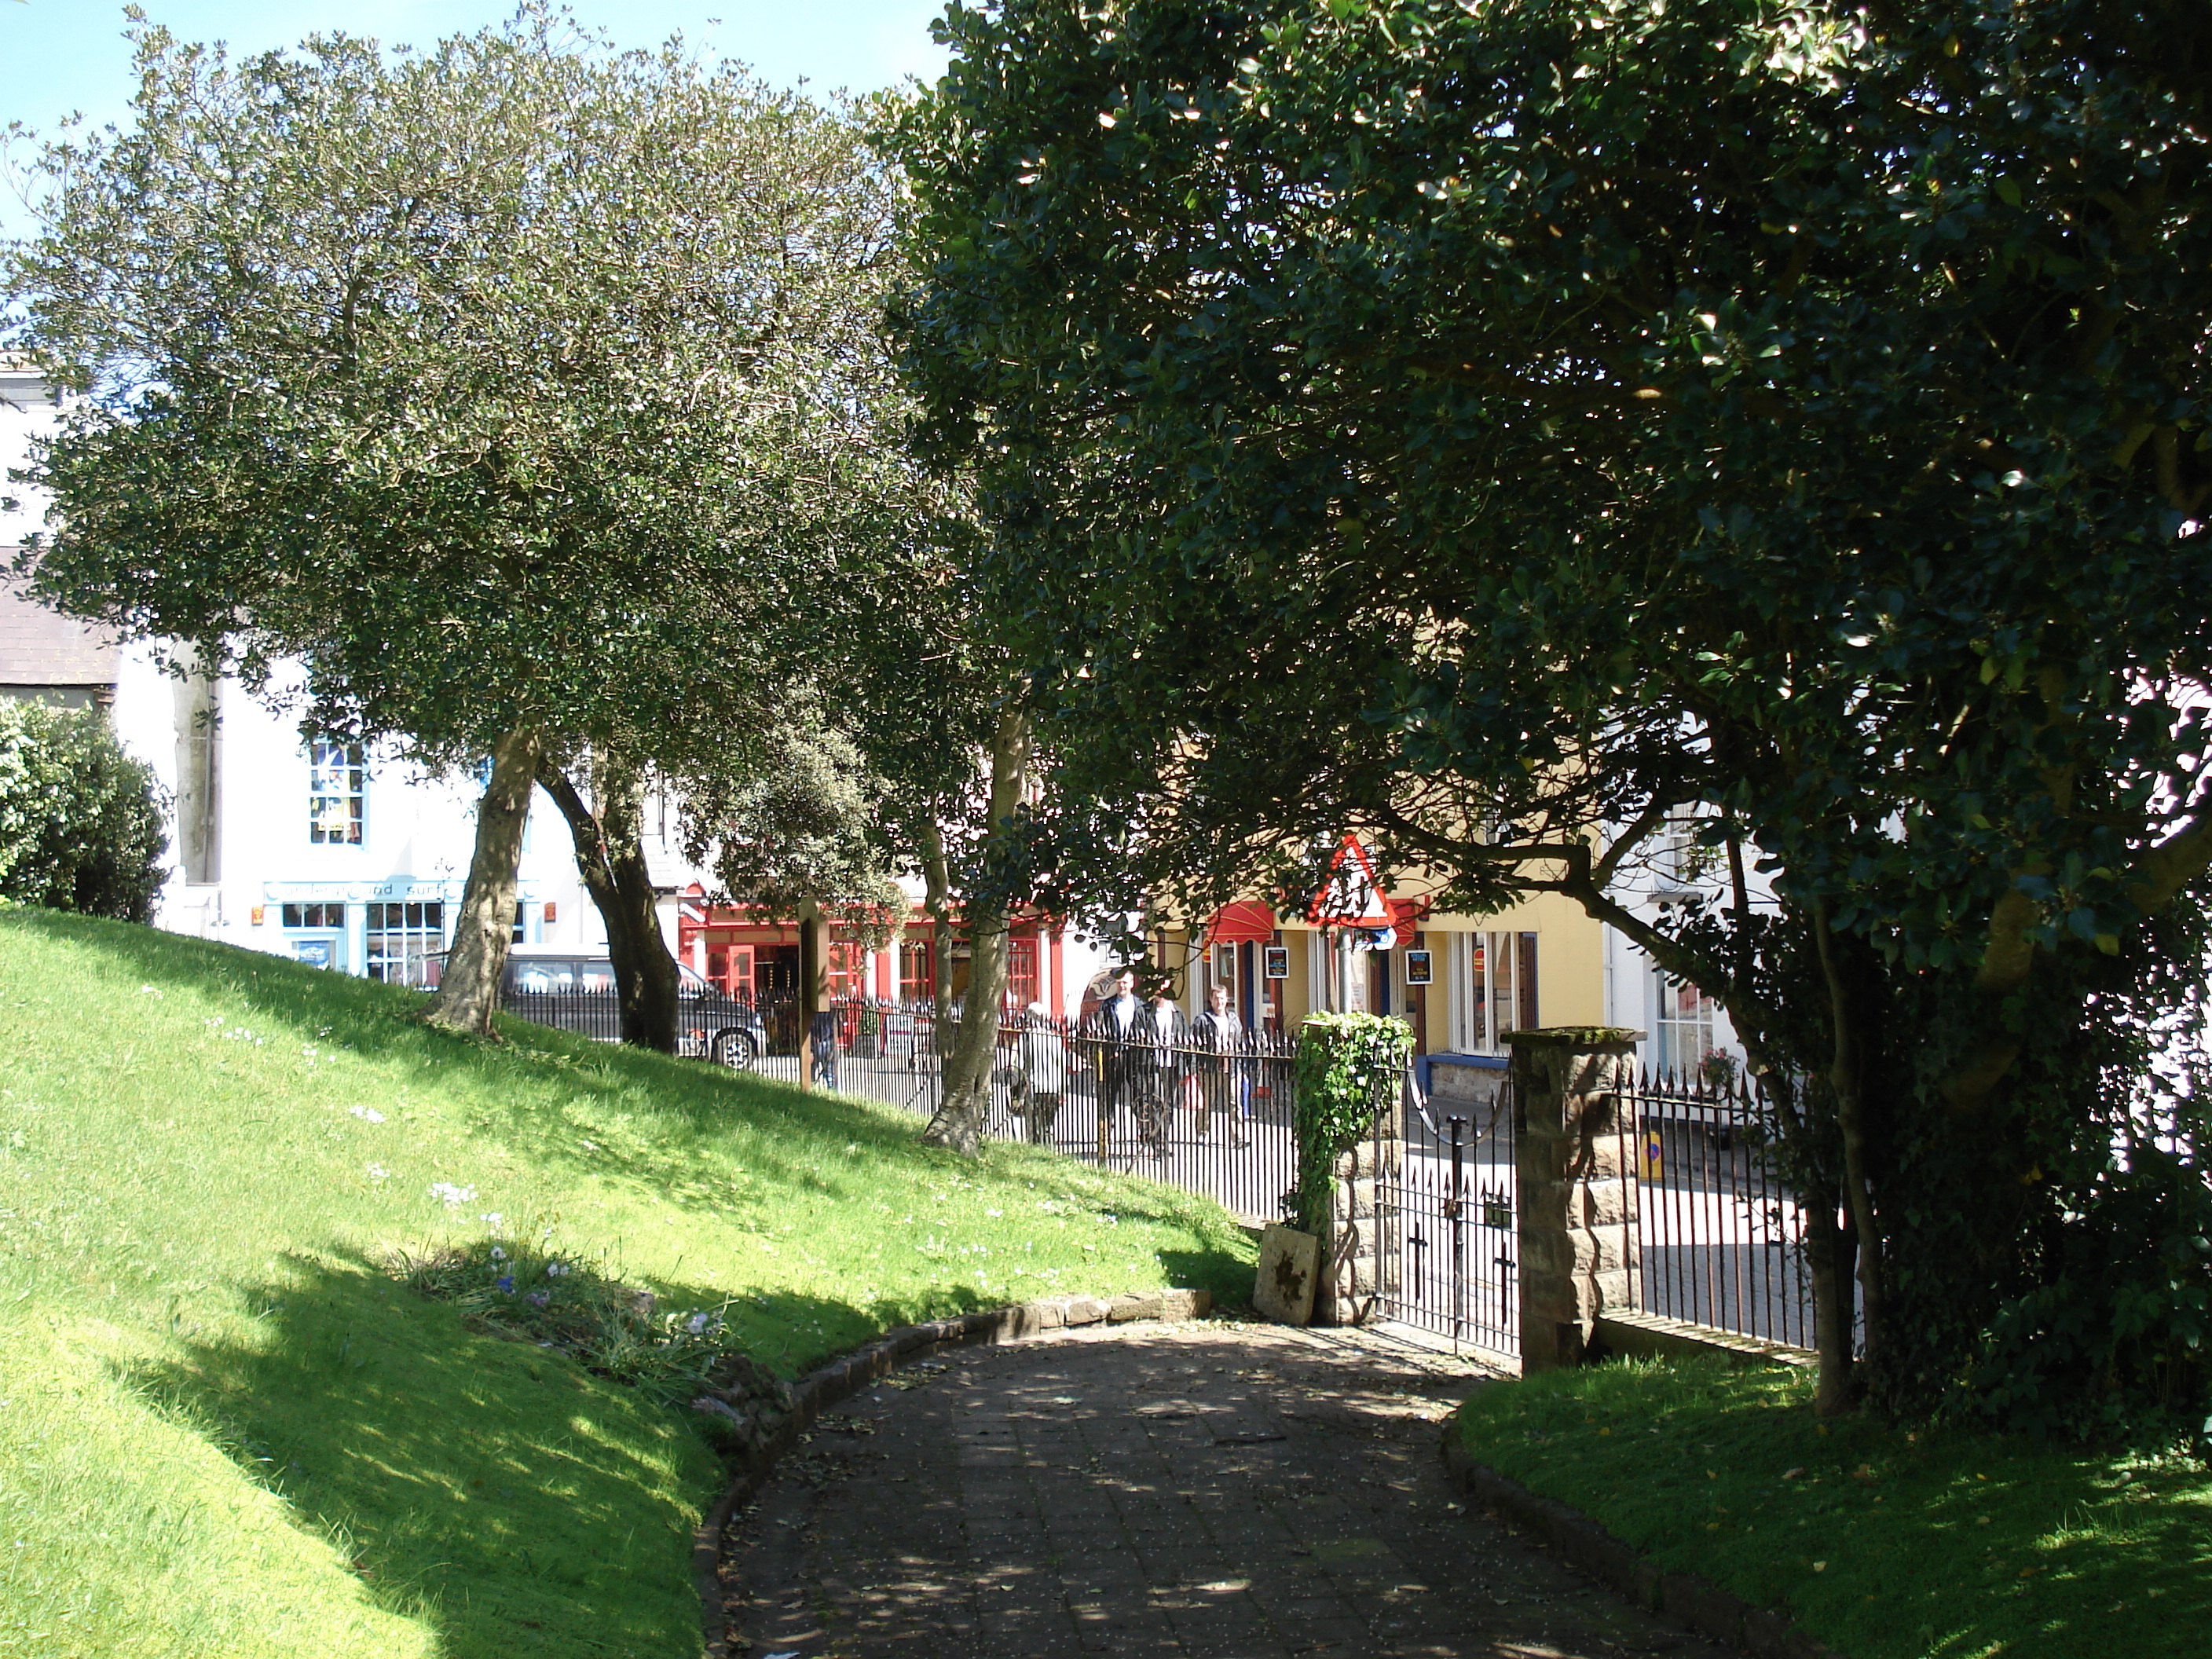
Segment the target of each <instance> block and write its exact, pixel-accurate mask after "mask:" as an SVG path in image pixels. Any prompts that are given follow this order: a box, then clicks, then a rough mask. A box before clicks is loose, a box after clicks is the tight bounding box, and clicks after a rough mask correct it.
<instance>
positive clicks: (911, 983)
mask: <svg viewBox="0 0 2212 1659" xmlns="http://www.w3.org/2000/svg"><path fill="white" fill-rule="evenodd" d="M932 956H933V952H932V951H931V947H930V946H928V945H919V944H911V943H908V944H902V945H900V946H899V1000H900V1001H901V1002H933V1001H934V1000H936V998H937V973H936V964H935V963H934V962H933V960H932Z"/></svg>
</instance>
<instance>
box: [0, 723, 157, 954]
mask: <svg viewBox="0 0 2212 1659" xmlns="http://www.w3.org/2000/svg"><path fill="white" fill-rule="evenodd" d="M168 848H169V838H168V836H167V835H166V834H165V833H164V832H163V829H162V797H161V786H160V785H159V784H157V783H156V782H155V778H154V771H153V769H152V768H151V767H149V766H148V765H147V764H146V763H144V762H143V761H138V760H134V759H132V758H131V757H130V756H129V755H127V754H125V752H124V750H123V745H122V744H119V743H118V742H117V741H116V740H115V733H114V732H113V731H112V730H111V729H110V728H109V726H108V724H107V720H106V717H105V716H104V715H102V714H100V711H98V710H97V709H91V708H87V709H66V708H48V707H47V706H46V705H45V704H43V703H35V702H0V899H4V900H8V901H11V902H15V903H18V904H37V905H43V906H45V907H46V908H49V909H53V910H77V911H82V912H83V913H84V914H85V915H95V916H112V917H114V918H116V919H117V920H118V921H141V922H143V921H152V920H153V917H154V899H155V895H156V894H157V893H159V892H160V891H161V878H162V873H163V872H162V866H161V855H162V854H164V853H166V852H167V851H168Z"/></svg>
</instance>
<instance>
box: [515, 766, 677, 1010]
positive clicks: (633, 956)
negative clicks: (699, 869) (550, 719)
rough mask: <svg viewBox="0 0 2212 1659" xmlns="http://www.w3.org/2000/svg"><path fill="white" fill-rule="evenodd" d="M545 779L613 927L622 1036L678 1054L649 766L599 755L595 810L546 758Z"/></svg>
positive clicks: (588, 885)
mask: <svg viewBox="0 0 2212 1659" xmlns="http://www.w3.org/2000/svg"><path fill="white" fill-rule="evenodd" d="M538 783H539V785H540V786H541V787H543V788H544V791H545V793H547V794H549V795H550V796H551V797H552V798H553V804H554V805H556V806H558V807H559V808H560V809H561V816H562V817H564V818H566V819H567V820H568V836H569V838H570V840H572V841H573V842H574V843H575V847H576V871H577V873H578V874H579V875H580V876H582V877H583V878H584V887H585V890H586V891H587V892H589V893H590V894H591V896H592V903H593V904H595V905H597V906H598V907H599V915H600V918H601V920H603V921H605V923H606V925H607V956H608V957H609V958H610V959H611V961H612V962H613V963H614V968H615V994H616V998H617V1001H618V1002H619V1004H620V1006H621V1010H622V1037H623V1042H628V1043H633V1044H635V1046H637V1047H638V1048H657V1049H659V1051H660V1052H661V1053H662V1054H674V1053H675V1052H676V1024H677V1022H676V999H677V992H678V987H679V983H680V975H678V971H677V966H676V958H675V957H672V956H671V955H670V954H669V953H668V941H667V940H666V939H665V938H663V937H662V935H661V932H660V913H659V909H658V908H657V907H656V906H655V904H654V902H653V900H654V895H653V877H652V874H651V872H649V871H647V868H646V863H645V769H644V768H642V767H641V766H639V765H637V764H636V763H635V762H633V761H631V760H630V759H629V757H626V756H623V755H618V754H616V753H614V752H612V751H610V750H605V749H600V750H593V752H592V776H591V783H592V797H593V799H595V800H596V801H597V802H598V808H599V810H598V811H596V812H595V811H592V808H591V807H590V806H589V805H586V804H585V800H584V797H583V794H582V792H581V791H580V790H579V789H578V788H577V787H576V786H575V784H574V782H573V781H571V780H570V779H569V777H568V774H567V773H565V772H564V771H562V769H560V768H559V767H557V766H556V765H554V764H553V763H551V762H550V761H544V760H541V761H540V762H539V763H538Z"/></svg>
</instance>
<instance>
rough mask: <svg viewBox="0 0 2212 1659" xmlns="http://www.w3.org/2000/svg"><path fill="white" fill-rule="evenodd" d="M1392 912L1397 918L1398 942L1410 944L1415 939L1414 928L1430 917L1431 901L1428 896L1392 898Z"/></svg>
mask: <svg viewBox="0 0 2212 1659" xmlns="http://www.w3.org/2000/svg"><path fill="white" fill-rule="evenodd" d="M1390 914H1391V915H1392V916H1394V917H1395V918H1396V924H1397V928H1398V942H1399V943H1400V944H1401V945H1410V944H1412V943H1413V930H1414V929H1415V928H1416V927H1419V926H1420V925H1421V924H1422V923H1423V922H1425V921H1427V920H1428V919H1429V901H1428V900H1427V898H1426V897H1422V898H1409V899H1392V900H1391V901H1390Z"/></svg>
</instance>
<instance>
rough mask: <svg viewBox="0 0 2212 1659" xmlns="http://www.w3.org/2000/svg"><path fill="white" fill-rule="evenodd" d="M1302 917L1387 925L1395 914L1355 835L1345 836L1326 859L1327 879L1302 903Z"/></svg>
mask: <svg viewBox="0 0 2212 1659" xmlns="http://www.w3.org/2000/svg"><path fill="white" fill-rule="evenodd" d="M1306 920H1307V921H1312V922H1317V923H1319V924H1321V925H1322V927H1389V926H1390V925H1391V924H1392V923H1393V922H1395V921H1396V920H1397V918H1396V917H1395V915H1392V914H1391V911H1390V902H1389V899H1388V898H1386V897H1385V896H1383V889H1382V887H1381V885H1380V884H1378V883H1377V882H1376V879H1375V861H1374V860H1372V859H1370V858H1369V857H1368V856H1367V849H1366V848H1364V847H1362V846H1361V845H1360V844H1359V837H1358V836H1346V837H1345V838H1344V839H1343V840H1342V841H1340V842H1338V843H1337V845H1336V856H1335V857H1334V858H1332V859H1331V860H1329V861H1328V880H1327V881H1326V882H1324V883H1322V890H1321V891H1320V892H1318V893H1316V894H1315V895H1314V901H1313V902H1312V903H1311V904H1310V905H1308V906H1307V907H1306Z"/></svg>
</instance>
